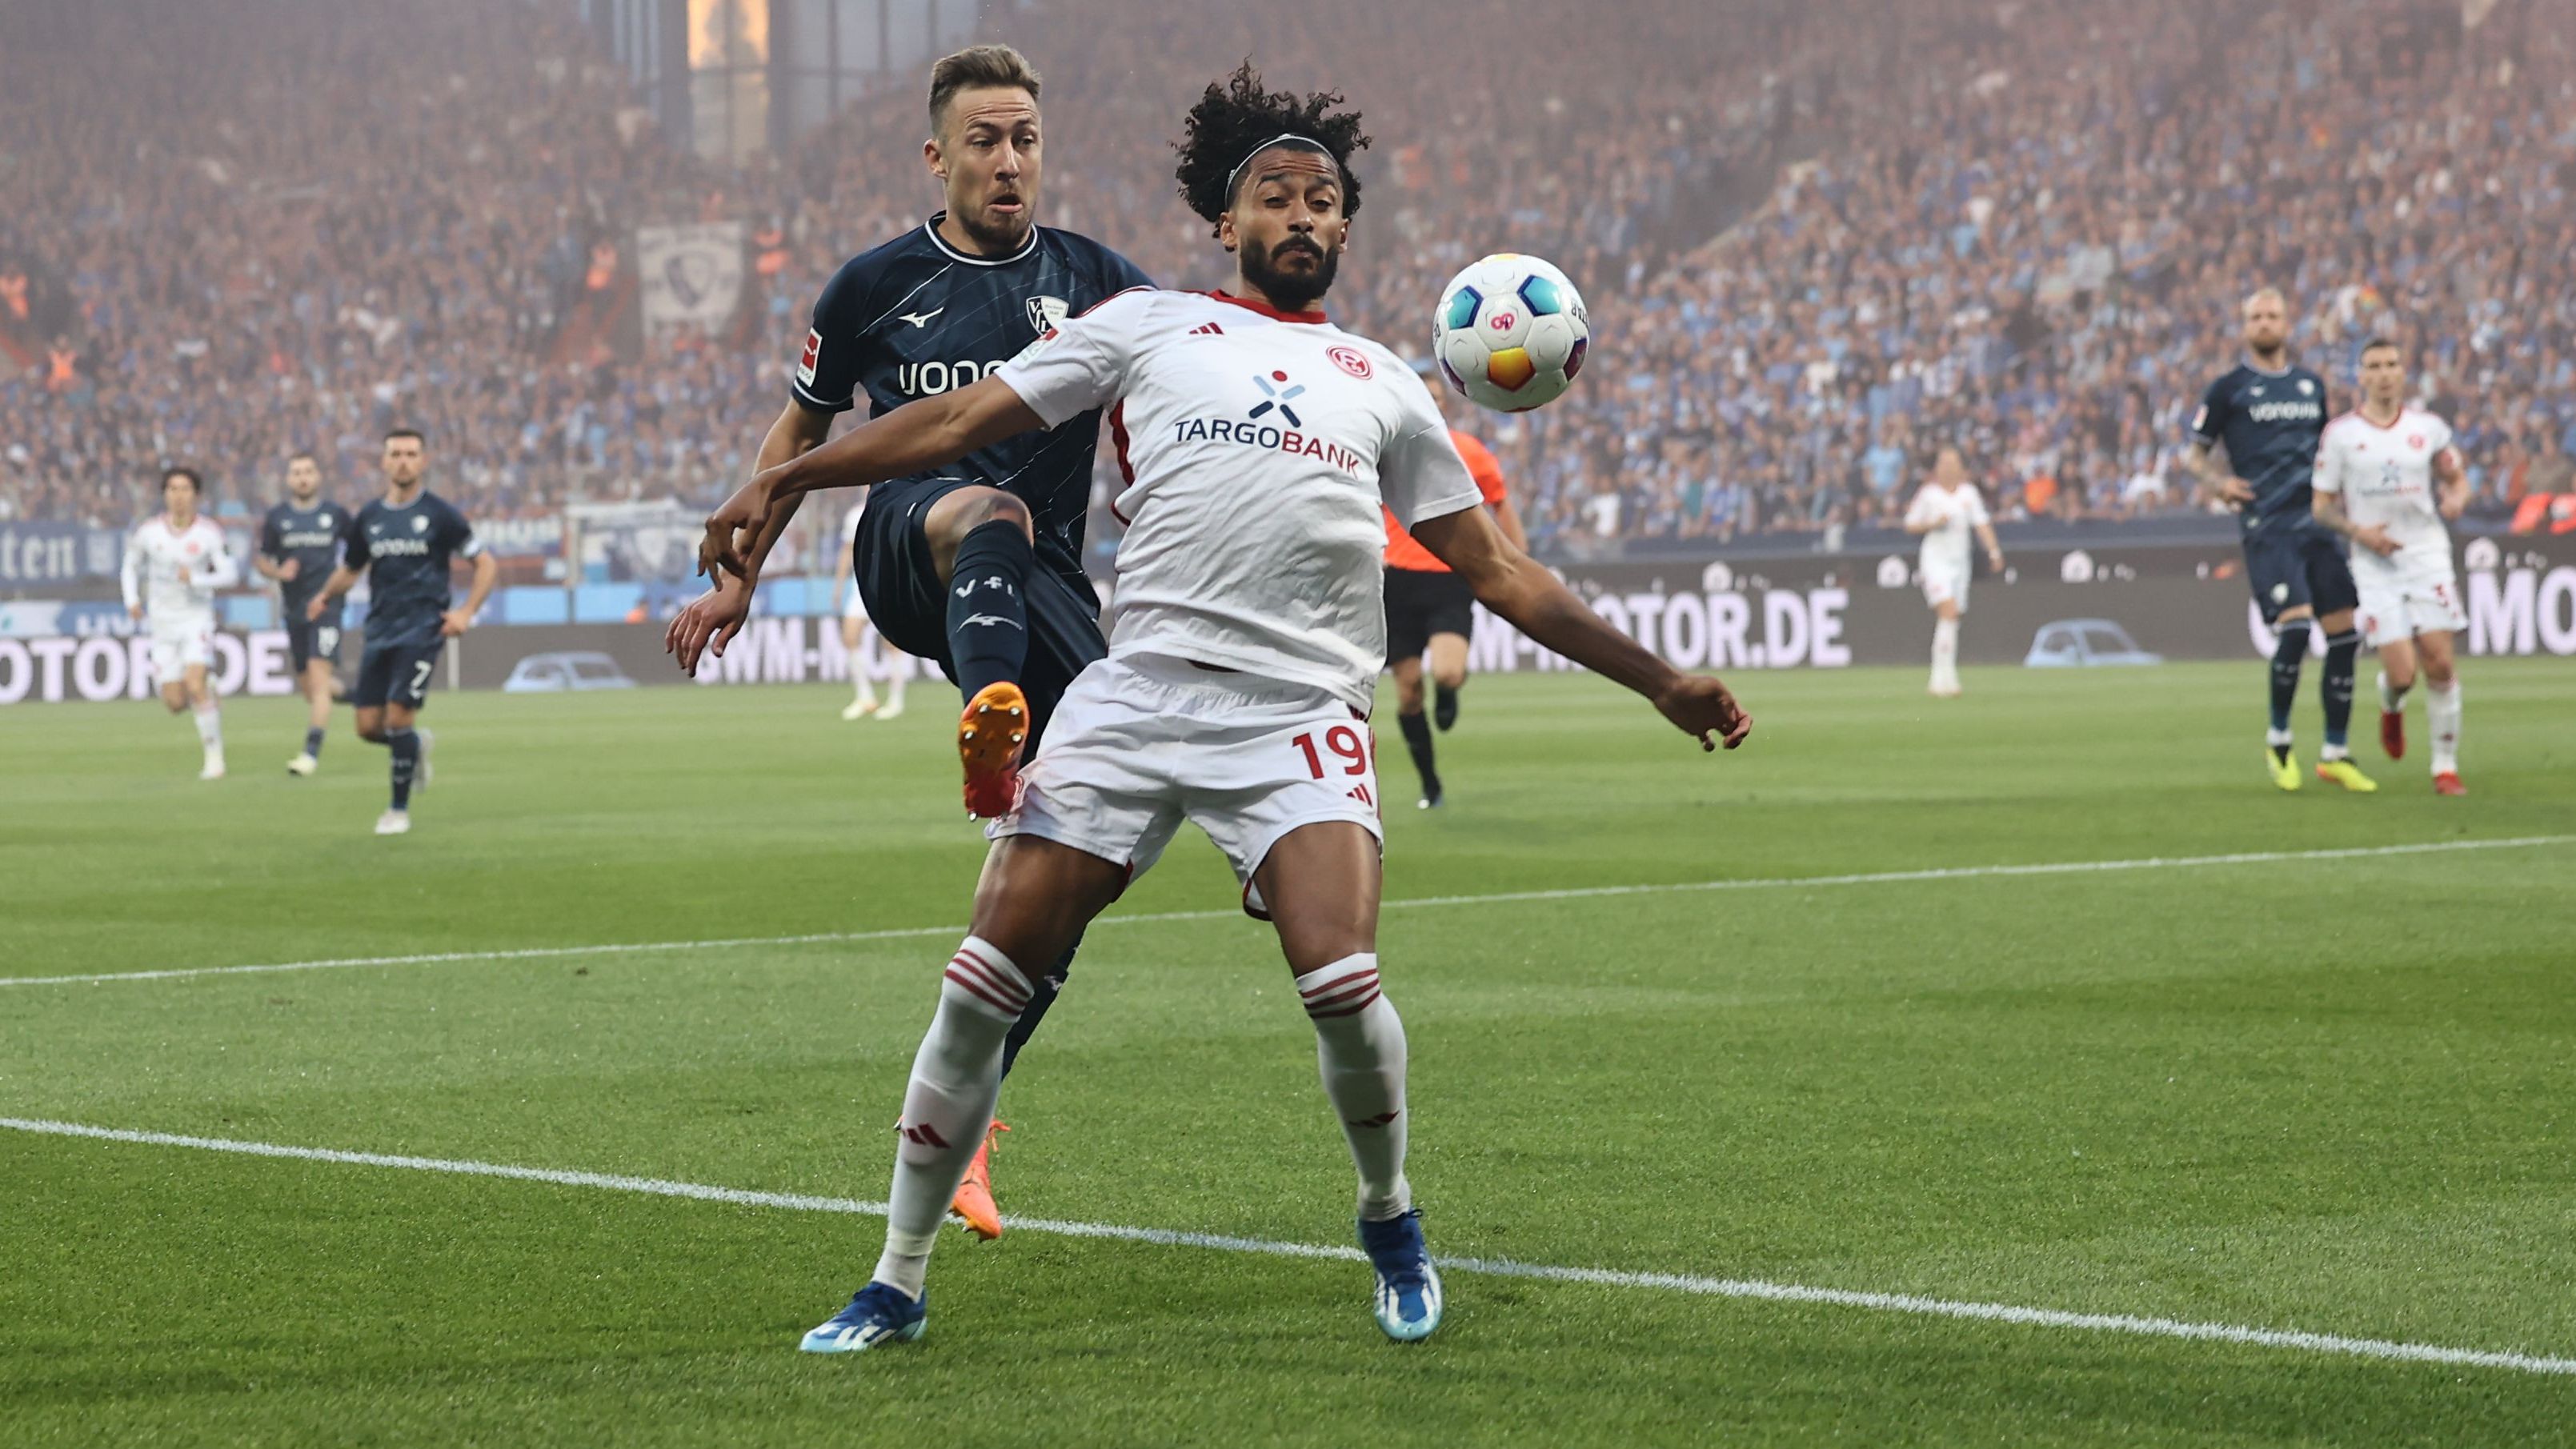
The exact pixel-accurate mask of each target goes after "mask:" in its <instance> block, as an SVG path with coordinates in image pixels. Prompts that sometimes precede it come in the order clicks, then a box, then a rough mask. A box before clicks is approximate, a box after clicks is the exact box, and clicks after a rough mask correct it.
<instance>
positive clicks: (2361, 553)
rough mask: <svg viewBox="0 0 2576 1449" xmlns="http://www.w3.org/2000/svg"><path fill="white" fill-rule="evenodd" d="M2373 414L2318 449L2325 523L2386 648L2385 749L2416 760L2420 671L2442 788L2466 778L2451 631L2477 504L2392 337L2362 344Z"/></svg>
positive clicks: (2456, 622)
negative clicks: (2458, 542) (2460, 548)
mask: <svg viewBox="0 0 2576 1449" xmlns="http://www.w3.org/2000/svg"><path fill="white" fill-rule="evenodd" d="M2361 397H2362V400H2361V407H2360V408H2359V409H2358V410H2356V411H2353V412H2348V413H2346V414H2344V415H2343V416H2342V417H2339V418H2337V419H2335V420H2334V421H2333V422H2331V423H2328V424H2326V431H2325V436H2324V438H2323V439H2322V440H2320V441H2319V443H2318V445H2317V471H2316V519H2317V522H2319V523H2322V524H2324V525H2325V526H2326V527H2328V528H2331V529H2333V530H2335V531H2336V532H2338V533H2340V534H2342V535H2344V536H2345V537H2346V538H2349V539H2351V540H2352V541H2353V543H2354V544H2355V545H2357V547H2355V548H2354V549H2353V551H2352V581H2353V585H2354V587H2355V589H2356V590H2357V591H2358V592H2359V593H2360V595H2361V611H2360V612H2361V632H2362V635H2363V637H2364V638H2366V639H2367V640H2368V641H2369V642H2370V647H2372V648H2373V649H2376V650H2378V651H2379V663H2380V671H2381V672H2380V675H2379V742H2380V744H2381V745H2382V746H2383V747H2384V748H2386V750H2387V751H2388V757H2389V758H2390V759H2392V760H2395V759H2402V758H2404V757H2405V754H2406V696H2407V694H2408V693H2409V692H2411V691H2412V690H2413V689H2414V687H2415V679H2416V675H2417V672H2418V666H2419V665H2420V666H2421V672H2422V675H2423V680H2424V713H2425V716H2426V718H2427V721H2428V722H2429V723H2430V724H2431V726H2432V731H2433V761H2432V763H2433V789H2434V791H2435V792H2436V793H2438V794H2443V795H2465V794H2467V793H2468V787H2467V786H2465V785H2463V784H2461V783H2460V680H2459V674H2458V672H2457V669H2456V667H2455V665H2454V663H2453V660H2454V655H2453V653H2452V648H2451V636H2452V635H2453V634H2456V633H2458V632H2459V631H2460V630H2462V629H2465V628H2467V627H2468V626H2469V616H2468V613H2467V611H2466V610H2465V609H2464V608H2463V607H2462V606H2461V603H2460V581H2459V577H2458V575H2457V574H2456V573H2455V572H2454V571H2453V569H2452V567H2451V531H2450V530H2449V529H2448V528H2445V527H2443V520H2444V519H2449V518H2457V517H2459V516H2460V510H2461V509H2462V508H2463V507H2465V506H2467V504H2468V501H2469V478H2468V469H2467V468H2465V467H2463V466H2462V465H2461V462H2460V454H2459V451H2458V450H2457V449H2455V448H2453V447H2452V446H2451V425H2450V424H2449V423H2446V422H2444V421H2442V420H2441V419H2440V418H2437V417H2435V416H2433V415H2432V414H2431V413H2428V412H2425V411H2424V410H2422V409H2421V408H2411V407H2408V406H2407V405H2406V354H2405V353H2404V352H2403V351H2402V350H2400V349H2399V347H2398V346H2397V344H2396V343H2394V342H2391V341H2388V340H2387V339H2386V338H2376V337H2375V338H2372V339H2371V340H2370V341H2369V342H2368V343H2367V344H2365V345H2364V346H2363V347H2362V349H2361Z"/></svg>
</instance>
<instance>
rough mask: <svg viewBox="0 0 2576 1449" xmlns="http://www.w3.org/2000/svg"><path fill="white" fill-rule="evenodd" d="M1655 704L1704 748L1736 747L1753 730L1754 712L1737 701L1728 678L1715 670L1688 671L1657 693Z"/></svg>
mask: <svg viewBox="0 0 2576 1449" xmlns="http://www.w3.org/2000/svg"><path fill="white" fill-rule="evenodd" d="M1655 708H1656V709H1658V710H1660V711H1662V712H1663V716H1664V718H1666V719H1668V720H1671V721H1672V722H1673V725H1674V727H1675V728H1677V729H1679V730H1680V731H1681V732H1682V733H1683V734H1686V735H1691V736H1694V737H1696V738H1697V739H1698V740H1699V747H1700V748H1701V749H1703V750H1714V749H1716V748H1717V747H1718V746H1719V745H1720V744H1723V745H1725V746H1726V747H1727V748H1728V749H1730V750H1731V749H1734V748H1735V747H1736V746H1737V745H1740V744H1742V743H1744V737H1745V736H1746V735H1749V734H1751V733H1753V716H1751V715H1749V714H1746V713H1745V712H1744V707H1743V706H1742V705H1739V704H1737V703H1736V702H1735V695H1734V693H1733V692H1732V691H1730V690H1729V689H1728V688H1727V687H1726V683H1725V681H1723V680H1721V679H1719V678H1718V677H1717V676H1716V675H1713V674H1685V675H1683V676H1681V677H1680V678H1679V679H1676V680H1674V681H1673V684H1672V687H1671V688H1669V689H1667V690H1665V691H1664V692H1663V693H1661V694H1659V695H1657V696H1655Z"/></svg>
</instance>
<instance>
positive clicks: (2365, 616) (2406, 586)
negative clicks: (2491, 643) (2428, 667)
mask: <svg viewBox="0 0 2576 1449" xmlns="http://www.w3.org/2000/svg"><path fill="white" fill-rule="evenodd" d="M2352 573H2353V579H2352V583H2353V591H2354V592H2355V593H2356V594H2358V595H2359V596H2360V598H2361V635H2362V638H2363V639H2365V640H2366V641H2368V642H2369V644H2370V647H2371V648H2373V649H2376V648H2378V647H2379V646H2381V645H2382V644H2395V643H2398V642H2400V641H2402V640H2406V639H2411V638H2413V637H2415V636H2416V635H2418V634H2423V633H2430V632H2434V631H2448V632H2450V633H2453V634H2457V633H2459V632H2461V631H2462V630H2464V629H2466V628H2468V627H2469V615H2468V611H2467V610H2466V609H2465V608H2463V607H2462V606H2461V604H2460V584H2459V580H2458V579H2456V578H2454V577H2452V576H2451V574H2449V573H2448V572H2443V573H2438V574H2423V575H2417V576H2412V577H2410V576H2408V575H2405V574H2399V573H2393V572H2391V571H2388V570H2383V569H2374V568H2369V567H2367V566H2364V567H2361V568H2356V569H2354V570H2353V571H2352Z"/></svg>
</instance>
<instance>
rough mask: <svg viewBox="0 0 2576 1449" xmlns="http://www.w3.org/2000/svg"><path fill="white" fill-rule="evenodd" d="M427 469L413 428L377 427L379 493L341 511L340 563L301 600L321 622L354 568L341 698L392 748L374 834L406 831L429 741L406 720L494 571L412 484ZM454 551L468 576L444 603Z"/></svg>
mask: <svg viewBox="0 0 2576 1449" xmlns="http://www.w3.org/2000/svg"><path fill="white" fill-rule="evenodd" d="M428 466H429V450H428V448H427V445H426V444H425V443H424V442H423V441H422V439H421V436H420V434H419V433H417V432H415V431H413V430H412V429H410V428H396V429H394V430H393V431H392V432H390V433H387V434H385V458H384V468H385V494H384V496H383V497H382V498H376V499H371V500H369V501H368V502H367V503H366V504H365V505H364V506H363V507H361V508H360V509H359V510H358V511H357V512H356V513H354V514H351V515H349V517H348V518H347V520H346V521H345V523H344V524H343V526H342V528H341V530H340V566H339V567H338V568H336V569H333V570H332V571H331V577H330V578H329V579H328V580H326V581H325V582H324V583H323V585H322V591H321V592H320V593H318V594H315V595H314V596H313V600H312V602H310V603H308V604H306V605H305V606H304V616H305V617H306V618H307V619H312V620H319V619H321V618H322V616H323V614H324V612H325V611H327V610H330V609H332V608H335V607H337V606H338V604H339V602H340V596H341V595H343V594H346V593H347V592H349V588H350V586H351V585H353V584H355V583H357V581H358V575H359V573H360V571H361V570H363V571H364V572H365V573H366V576H367V626H366V630H367V643H366V648H365V649H364V650H363V651H361V652H360V654H359V656H358V682H357V684H356V686H355V687H353V688H351V689H350V691H349V703H351V704H353V705H355V706H357V711H358V738H360V739H363V740H368V741H371V742H373V743H376V744H380V745H383V746H384V747H385V748H386V749H387V750H389V751H390V752H392V755H393V803H392V804H391V805H390V806H388V807H387V808H386V810H385V813H384V814H383V815H382V816H380V817H378V819H377V820H376V833H377V834H378V835H402V834H406V833H408V832H409V831H410V830H411V792H412V786H413V785H414V784H417V783H421V782H424V781H426V780H427V779H428V777H429V743H430V742H429V732H428V731H426V730H421V729H415V728H414V727H413V726H414V723H415V722H416V721H417V720H418V719H419V717H420V710H421V706H422V705H424V704H427V703H428V702H429V682H430V679H431V677H432V676H433V675H435V674H436V673H437V672H438V656H439V654H440V653H441V651H443V650H445V649H446V647H447V641H448V640H450V639H453V638H455V637H456V636H457V635H459V634H462V633H464V632H465V631H466V629H468V628H469V627H471V626H472V625H473V622H474V614H475V611H476V610H478V609H481V608H482V607H483V601H484V600H485V599H488V598H490V597H491V596H492V585H493V584H494V583H496V582H498V581H499V579H500V576H501V568H500V565H498V564H496V563H494V562H493V561H492V556H491V555H490V554H488V553H485V552H484V551H483V545H482V544H481V543H479V542H477V541H476V539H475V537H474V527H473V525H472V524H469V523H467V522H466V521H465V515H464V514H462V513H459V512H457V511H456V509H455V508H454V507H453V506H452V505H450V504H449V503H448V501H447V500H446V499H444V498H441V497H439V496H438V495H437V494H435V493H432V492H430V491H429V490H428V489H427V488H425V487H423V486H422V483H421V477H422V474H423V473H424V472H425V471H426V470H427V469H428ZM459 558H470V559H472V560H473V561H474V583H473V587H472V588H471V589H470V590H469V591H468V592H467V594H466V596H465V607H463V608H461V609H451V608H449V607H448V604H449V602H450V598H449V594H448V584H447V574H448V564H449V562H450V561H451V560H454V559H459Z"/></svg>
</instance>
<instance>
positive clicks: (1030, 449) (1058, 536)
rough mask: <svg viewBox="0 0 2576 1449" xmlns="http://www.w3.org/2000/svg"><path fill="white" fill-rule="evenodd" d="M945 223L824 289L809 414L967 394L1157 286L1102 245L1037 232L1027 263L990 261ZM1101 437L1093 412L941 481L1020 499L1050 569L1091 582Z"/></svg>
mask: <svg viewBox="0 0 2576 1449" xmlns="http://www.w3.org/2000/svg"><path fill="white" fill-rule="evenodd" d="M943 215H944V213H943ZM939 221H940V217H939V216H933V217H931V219H930V220H929V221H928V222H927V223H926V224H924V225H922V226H920V227H917V228H915V229H913V230H911V231H908V232H906V233H904V234H903V235H902V236H900V237H897V238H895V239H894V240H893V241H890V242H887V243H886V244H885V245H883V246H881V247H878V248H876V249H875V250H873V251H868V252H862V253H860V254H859V255H858V256H855V257H852V258H851V259H850V260H849V261H847V262H845V263H843V264H842V266H841V269H840V270H839V271H838V272H835V273H833V275H832V280H831V281H829V282H827V283H825V284H824V286H823V295H822V296H821V297H820V298H819V299H817V300H816V301H815V303H814V320H813V330H812V331H810V332H808V333H807V334H806V336H805V355H804V357H803V358H802V359H801V360H800V361H799V362H798V363H797V365H796V369H795V373H794V377H793V380H792V382H791V386H792V388H793V390H794V392H795V394H796V398H797V401H799V402H802V403H804V404H805V405H806V406H807V407H810V408H817V409H820V410H822V411H825V412H835V413H837V412H840V411H843V410H844V409H847V408H850V407H853V406H855V405H856V404H857V400H858V396H859V394H860V393H862V392H864V393H865V394H866V395H867V400H868V416H870V417H876V416H879V415H880V414H883V413H885V412H887V411H889V410H891V409H894V408H898V407H901V406H903V405H904V404H905V403H908V402H911V401H912V400H914V399H915V398H923V397H929V396H932V395H934V394H937V393H943V392H946V391H948V390H949V389H950V388H957V387H964V386H965V385H967V384H968V383H970V382H974V381H976V380H977V379H979V378H981V377H983V376H984V375H985V374H986V373H989V372H991V371H992V370H993V369H995V368H997V367H999V366H1001V365H1002V364H1003V363H1005V362H1008V361H1010V360H1011V359H1012V358H1013V357H1015V356H1017V355H1019V353H1020V352H1022V351H1023V350H1025V349H1026V348H1027V347H1028V345H1029V344H1030V343H1032V342H1035V341H1037V339H1038V336H1039V334H1041V333H1043V332H1045V331H1046V330H1047V329H1048V328H1049V327H1052V326H1054V325H1055V324H1056V323H1058V322H1061V321H1063V320H1064V319H1065V318H1066V317H1068V316H1071V315H1075V314H1078V313H1082V312H1086V311H1089V310H1090V309H1091V308H1092V307H1093V306H1095V305H1097V304H1098V303H1100V302H1102V301H1104V300H1106V299H1107V298H1109V297H1112V296H1115V295H1117V294H1118V293H1120V292H1123V291H1126V290H1127V289H1129V288H1130V287H1144V286H1151V285H1152V283H1150V282H1148V281H1147V280H1146V279H1145V274H1144V273H1143V272H1141V271H1138V270H1137V269H1136V264H1135V263H1133V262H1131V261H1129V260H1127V259H1126V258H1125V257H1122V256H1120V255H1118V254H1117V253H1116V252H1113V251H1111V250H1110V249H1109V248H1107V247H1105V246H1102V245H1101V244H1100V243H1098V242H1096V241H1093V240H1091V239H1090V238H1089V237H1084V236H1076V235H1075V234H1073V233H1072V232H1069V231H1057V230H1055V229H1054V228H1052V227H1044V226H1041V227H1032V228H1031V229H1030V232H1029V241H1028V245H1027V246H1025V247H1023V248H1021V249H1020V250H1019V252H1017V253H1016V254H1014V255H1012V256H1008V257H977V256H969V255H967V254H966V253H964V252H961V251H958V250H957V249H956V248H954V247H952V246H950V245H948V243H947V241H946V240H945V239H943V238H942V237H941V236H940V235H939ZM1099 437H1100V414H1099V413H1097V412H1088V413H1084V414H1083V415H1082V416H1080V417H1077V418H1074V419H1073V420H1071V421H1069V422H1067V423H1066V424H1065V425H1064V426H1062V427H1060V428H1056V429H1053V430H1051V431H1048V432H1043V433H1026V434H1023V435H1021V436H1019V437H1016V438H1012V439H1010V440H1008V441H1006V442H1002V443H997V444H995V445H994V446H992V447H990V448H985V449H983V450H981V451H979V452H974V453H969V454H967V455H966V456H965V457H964V458H961V459H959V460H958V461H956V462H954V463H951V464H949V465H948V466H947V467H945V468H942V469H940V470H939V472H938V473H937V474H936V475H935V476H938V477H942V478H965V479H968V480H970V481H973V482H977V483H989V484H992V485H994V486H995V487H1000V488H1007V489H1009V490H1010V491H1011V492H1012V493H1015V494H1017V495H1019V497H1020V499H1021V500H1022V501H1023V502H1025V503H1027V504H1028V505H1029V511H1030V513H1032V514H1033V515H1035V517H1036V522H1037V552H1038V557H1039V558H1040V559H1041V560H1042V561H1043V562H1045V563H1046V564H1048V565H1049V566H1050V567H1052V568H1055V569H1056V570H1058V571H1059V572H1064V573H1068V574H1072V575H1079V574H1080V573H1081V570H1082V525H1083V521H1084V516H1085V514H1086V513H1087V512H1088V511H1089V509H1090V505H1091V457H1092V451H1093V448H1094V446H1095V445H1096V444H1097V443H1098V441H1099Z"/></svg>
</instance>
